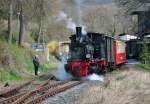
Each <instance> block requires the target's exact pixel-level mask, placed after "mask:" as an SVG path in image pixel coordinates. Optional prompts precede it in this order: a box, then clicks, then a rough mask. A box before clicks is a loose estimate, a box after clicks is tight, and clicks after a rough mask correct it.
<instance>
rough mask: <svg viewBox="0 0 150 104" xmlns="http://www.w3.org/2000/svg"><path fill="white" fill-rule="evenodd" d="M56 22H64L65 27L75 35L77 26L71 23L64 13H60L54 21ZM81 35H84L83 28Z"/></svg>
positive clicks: (83, 28) (71, 20)
mask: <svg viewBox="0 0 150 104" xmlns="http://www.w3.org/2000/svg"><path fill="white" fill-rule="evenodd" d="M56 21H57V22H61V21H64V22H65V23H66V27H67V28H68V29H69V30H70V31H71V32H73V33H76V27H77V24H76V23H75V22H74V21H73V19H72V18H69V17H68V15H67V14H66V13H65V12H64V11H60V13H59V14H58V16H57V19H56ZM82 33H83V34H86V30H85V26H82Z"/></svg>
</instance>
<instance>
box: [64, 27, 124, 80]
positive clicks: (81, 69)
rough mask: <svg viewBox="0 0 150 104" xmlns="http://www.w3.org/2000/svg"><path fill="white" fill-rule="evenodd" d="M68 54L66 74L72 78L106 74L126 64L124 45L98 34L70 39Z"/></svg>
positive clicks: (77, 35) (78, 35)
mask: <svg viewBox="0 0 150 104" xmlns="http://www.w3.org/2000/svg"><path fill="white" fill-rule="evenodd" d="M70 40H71V43H70V47H69V48H70V53H69V57H68V60H67V64H66V65H65V70H66V72H68V73H70V74H71V75H72V76H74V77H85V76H87V75H89V74H92V73H98V74H99V73H101V72H106V71H108V70H109V69H111V68H113V67H115V66H117V65H119V64H123V63H125V62H126V51H125V47H126V45H125V43H124V42H123V41H120V40H117V39H115V38H113V37H110V36H107V35H105V34H100V33H87V34H82V28H81V27H77V28H76V34H75V35H72V36H71V37H70Z"/></svg>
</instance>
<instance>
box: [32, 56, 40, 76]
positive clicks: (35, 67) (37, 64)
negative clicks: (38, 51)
mask: <svg viewBox="0 0 150 104" xmlns="http://www.w3.org/2000/svg"><path fill="white" fill-rule="evenodd" d="M33 64H34V72H35V76H38V71H39V66H40V60H39V57H38V55H35V56H34V57H33Z"/></svg>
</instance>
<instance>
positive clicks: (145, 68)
mask: <svg viewBox="0 0 150 104" xmlns="http://www.w3.org/2000/svg"><path fill="white" fill-rule="evenodd" d="M136 66H137V67H139V68H141V69H143V70H146V71H150V66H149V65H147V64H137V65H136Z"/></svg>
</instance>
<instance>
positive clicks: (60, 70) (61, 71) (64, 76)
mask: <svg viewBox="0 0 150 104" xmlns="http://www.w3.org/2000/svg"><path fill="white" fill-rule="evenodd" d="M66 61H67V55H66V54H65V55H63V56H62V60H61V62H60V63H59V64H58V67H57V71H56V72H55V74H54V75H55V77H56V78H57V79H59V80H72V78H73V77H72V76H71V75H70V74H69V73H67V72H66V71H65V67H64V65H65V64H66Z"/></svg>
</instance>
